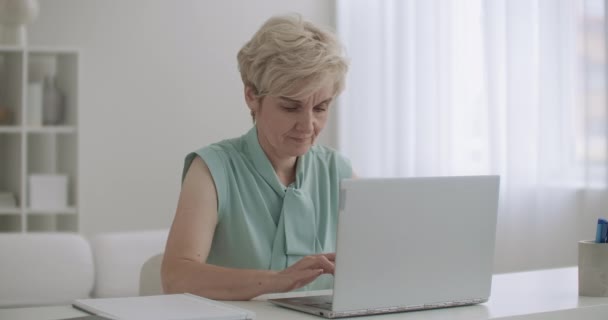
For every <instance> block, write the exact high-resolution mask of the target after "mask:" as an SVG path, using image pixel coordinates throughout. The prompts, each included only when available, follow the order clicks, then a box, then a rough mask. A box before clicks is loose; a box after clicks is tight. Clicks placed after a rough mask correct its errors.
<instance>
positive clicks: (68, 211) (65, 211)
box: [26, 207, 77, 215]
mask: <svg viewBox="0 0 608 320" xmlns="http://www.w3.org/2000/svg"><path fill="white" fill-rule="evenodd" d="M26 212H27V213H26V214H28V215H34V214H40V215H48V214H76V213H77V211H76V208H74V207H67V208H65V209H61V210H48V211H47V210H33V209H29V208H28V209H26Z"/></svg>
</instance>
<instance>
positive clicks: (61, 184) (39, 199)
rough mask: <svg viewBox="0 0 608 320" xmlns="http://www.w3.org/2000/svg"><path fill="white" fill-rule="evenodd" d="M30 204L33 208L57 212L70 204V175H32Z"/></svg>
mask: <svg viewBox="0 0 608 320" xmlns="http://www.w3.org/2000/svg"><path fill="white" fill-rule="evenodd" d="M29 182H30V196H29V206H30V209H31V210H34V211H41V212H57V211H61V210H65V209H66V208H67V206H68V197H67V194H68V192H67V190H68V177H67V176H66V175H59V174H31V175H30V181H29Z"/></svg>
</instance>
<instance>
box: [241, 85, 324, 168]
mask: <svg viewBox="0 0 608 320" xmlns="http://www.w3.org/2000/svg"><path fill="white" fill-rule="evenodd" d="M245 97H246V100H247V104H248V106H249V108H250V109H251V111H253V112H254V113H255V121H256V126H257V128H258V140H259V141H260V145H261V146H262V148H263V149H264V151H265V152H266V153H267V154H268V153H270V154H271V156H272V157H275V158H286V157H298V156H301V155H303V154H305V153H306V152H307V151H308V149H309V148H310V147H311V146H312V145H313V144H314V142H315V140H316V139H317V136H318V135H319V133H320V132H321V130H323V128H324V127H325V123H326V122H327V117H328V113H329V106H330V105H331V102H332V100H333V85H326V86H323V87H321V89H319V90H318V91H316V92H314V93H313V94H311V95H310V96H308V97H304V98H301V99H293V98H287V97H277V96H265V97H263V98H262V99H260V98H258V97H256V96H255V94H254V92H253V90H252V89H251V88H249V87H246V88H245Z"/></svg>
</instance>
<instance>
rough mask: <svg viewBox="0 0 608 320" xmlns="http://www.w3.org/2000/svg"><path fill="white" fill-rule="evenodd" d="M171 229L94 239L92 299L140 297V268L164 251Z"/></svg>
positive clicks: (104, 236)
mask: <svg viewBox="0 0 608 320" xmlns="http://www.w3.org/2000/svg"><path fill="white" fill-rule="evenodd" d="M167 235H168V230H150V231H130V232H117V233H102V234H98V235H96V236H94V237H93V238H92V240H91V245H92V247H93V254H94V261H95V288H94V290H93V297H95V298H107V297H130V296H137V295H138V294H139V278H140V272H141V268H142V266H143V264H144V262H146V261H147V260H148V259H149V258H150V257H152V256H154V255H157V254H159V253H161V252H163V251H165V242H166V241H167Z"/></svg>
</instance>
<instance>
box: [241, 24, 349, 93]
mask: <svg viewBox="0 0 608 320" xmlns="http://www.w3.org/2000/svg"><path fill="white" fill-rule="evenodd" d="M343 51H344V50H343V47H342V45H341V43H340V42H339V41H338V39H337V38H336V36H335V35H334V34H333V33H332V32H330V31H327V30H324V29H322V28H320V27H318V26H315V25H314V24H312V23H311V22H309V21H306V20H303V19H302V17H301V16H299V15H285V16H275V17H272V18H270V19H268V20H267V21H266V22H265V23H264V24H263V25H262V27H260V29H259V30H258V31H257V32H256V33H255V34H254V35H253V37H252V38H251V40H249V42H247V43H246V44H245V45H244V46H243V47H242V48H241V50H240V51H239V53H238V55H237V59H238V63H239V71H240V73H241V78H242V80H243V84H244V85H245V86H250V87H251V88H252V89H253V90H254V92H255V93H256V95H257V96H259V97H263V96H266V95H273V96H284V97H291V98H298V97H306V96H308V95H310V94H312V93H314V92H315V91H317V90H319V89H320V88H321V86H323V85H325V84H326V82H324V81H327V80H330V81H333V84H334V95H338V94H339V93H340V92H342V90H343V89H344V78H345V76H346V72H347V70H348V62H347V60H346V58H345V57H344V55H343Z"/></svg>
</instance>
